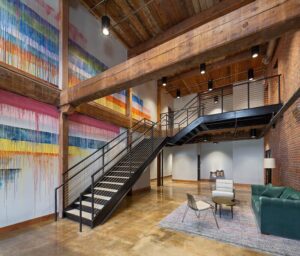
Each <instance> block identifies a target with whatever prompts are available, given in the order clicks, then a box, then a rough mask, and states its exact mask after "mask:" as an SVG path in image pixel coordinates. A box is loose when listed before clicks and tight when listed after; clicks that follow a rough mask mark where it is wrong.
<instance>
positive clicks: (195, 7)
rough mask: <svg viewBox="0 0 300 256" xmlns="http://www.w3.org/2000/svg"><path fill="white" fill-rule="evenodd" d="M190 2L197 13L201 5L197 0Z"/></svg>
mask: <svg viewBox="0 0 300 256" xmlns="http://www.w3.org/2000/svg"><path fill="white" fill-rule="evenodd" d="M192 4H193V7H194V10H195V13H199V12H200V11H201V7H200V4H199V1H198V0H192Z"/></svg>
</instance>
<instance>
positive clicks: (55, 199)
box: [54, 188, 57, 221]
mask: <svg viewBox="0 0 300 256" xmlns="http://www.w3.org/2000/svg"><path fill="white" fill-rule="evenodd" d="M54 203H55V209H54V214H55V221H57V188H56V189H55V197H54Z"/></svg>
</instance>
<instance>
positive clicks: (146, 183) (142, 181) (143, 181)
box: [132, 166, 150, 191]
mask: <svg viewBox="0 0 300 256" xmlns="http://www.w3.org/2000/svg"><path fill="white" fill-rule="evenodd" d="M149 187H150V166H148V167H147V168H146V169H145V170H144V172H143V174H142V175H141V177H140V178H139V179H138V181H137V182H136V183H135V184H134V186H133V187H132V191H135V190H139V189H143V188H149Z"/></svg>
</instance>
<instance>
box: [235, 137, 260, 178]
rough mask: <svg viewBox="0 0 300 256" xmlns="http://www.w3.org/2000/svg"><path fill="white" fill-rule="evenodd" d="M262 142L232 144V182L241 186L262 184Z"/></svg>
mask: <svg viewBox="0 0 300 256" xmlns="http://www.w3.org/2000/svg"><path fill="white" fill-rule="evenodd" d="M263 161H264V140H263V139H260V140H244V141H234V142H233V180H234V181H235V182H237V183H242V184H263V183H264V168H263Z"/></svg>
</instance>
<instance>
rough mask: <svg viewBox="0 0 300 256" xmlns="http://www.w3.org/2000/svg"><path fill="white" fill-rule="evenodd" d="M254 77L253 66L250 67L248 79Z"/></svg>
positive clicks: (250, 79)
mask: <svg viewBox="0 0 300 256" xmlns="http://www.w3.org/2000/svg"><path fill="white" fill-rule="evenodd" d="M253 79H254V70H253V68H249V69H248V80H249V81H252V80H253Z"/></svg>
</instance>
